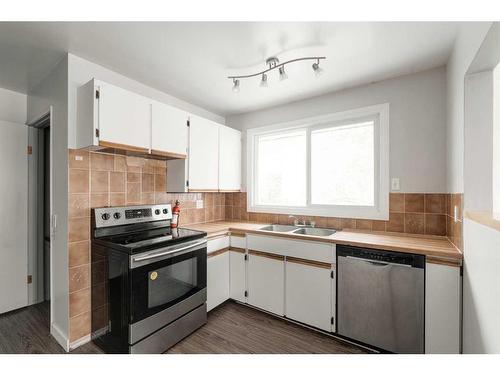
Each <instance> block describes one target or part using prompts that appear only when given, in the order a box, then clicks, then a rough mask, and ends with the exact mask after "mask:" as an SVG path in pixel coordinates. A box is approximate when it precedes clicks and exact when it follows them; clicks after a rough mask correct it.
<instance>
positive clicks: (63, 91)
mask: <svg viewBox="0 0 500 375" xmlns="http://www.w3.org/2000/svg"><path fill="white" fill-rule="evenodd" d="M50 106H52V108H53V112H52V115H53V116H52V129H51V132H50V134H51V143H52V155H51V160H52V168H51V174H52V176H51V185H52V194H51V197H50V201H51V211H52V213H53V214H55V215H57V228H56V229H55V232H54V234H53V236H52V241H51V244H52V252H51V267H50V268H51V270H52V274H51V305H50V307H51V333H52V334H53V335H54V336H55V338H56V339H57V340H58V342H59V343H60V344H61V345H62V346H63V347H64V348H67V347H68V337H69V307H68V306H69V276H68V59H67V57H65V58H64V59H63V60H61V61H60V62H59V64H58V65H57V66H56V67H55V68H54V69H53V70H52V72H51V73H50V74H49V75H48V76H47V77H46V78H45V79H44V80H43V81H42V82H40V84H39V85H38V86H36V87H35V88H33V89H31V90H30V92H29V93H28V121H29V122H31V121H33V120H35V119H37V118H39V117H41V116H42V115H44V114H45V113H46V112H47V111H48V110H49V107H50Z"/></svg>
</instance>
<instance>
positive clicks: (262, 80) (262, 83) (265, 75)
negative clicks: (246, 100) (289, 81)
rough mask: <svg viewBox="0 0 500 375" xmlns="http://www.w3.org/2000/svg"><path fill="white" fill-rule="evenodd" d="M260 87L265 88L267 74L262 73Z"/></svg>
mask: <svg viewBox="0 0 500 375" xmlns="http://www.w3.org/2000/svg"><path fill="white" fill-rule="evenodd" d="M260 87H267V74H266V73H262V79H261V81H260Z"/></svg>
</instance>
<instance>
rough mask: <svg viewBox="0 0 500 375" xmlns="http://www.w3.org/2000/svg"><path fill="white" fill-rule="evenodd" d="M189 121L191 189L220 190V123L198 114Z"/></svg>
mask: <svg viewBox="0 0 500 375" xmlns="http://www.w3.org/2000/svg"><path fill="white" fill-rule="evenodd" d="M189 123H190V126H189V190H205V191H211V190H218V189H219V125H218V124H216V123H215V122H213V121H210V120H206V119H203V118H201V117H198V116H191V117H190V120H189Z"/></svg>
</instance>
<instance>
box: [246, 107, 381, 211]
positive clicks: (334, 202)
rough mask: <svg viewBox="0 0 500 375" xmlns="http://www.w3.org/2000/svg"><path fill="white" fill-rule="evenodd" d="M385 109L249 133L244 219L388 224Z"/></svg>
mask: <svg viewBox="0 0 500 375" xmlns="http://www.w3.org/2000/svg"><path fill="white" fill-rule="evenodd" d="M388 107H389V106H388V104H384V105H379V106H373V107H367V108H361V109H358V110H353V111H348V112H342V113H336V114H332V115H328V116H322V117H317V118H313V119H305V120H301V121H296V122H293V123H287V124H282V125H274V126H271V127H266V128H259V129H252V130H249V131H248V148H247V149H248V155H247V163H248V167H247V168H248V178H247V181H248V186H247V190H248V197H249V206H248V207H249V211H250V212H271V213H283V214H304V215H318V216H335V217H352V218H367V219H388V195H389V191H388V189H389V181H388V180H389V171H388V169H389V166H388V160H389V158H388V154H389V146H388V142H389V131H388V130H389V129H388V109H389V108H388Z"/></svg>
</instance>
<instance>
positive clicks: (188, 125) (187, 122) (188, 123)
mask: <svg viewBox="0 0 500 375" xmlns="http://www.w3.org/2000/svg"><path fill="white" fill-rule="evenodd" d="M186 125H187V127H188V128H189V127H190V126H191V123H190V122H189V120H187V121H186Z"/></svg>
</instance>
